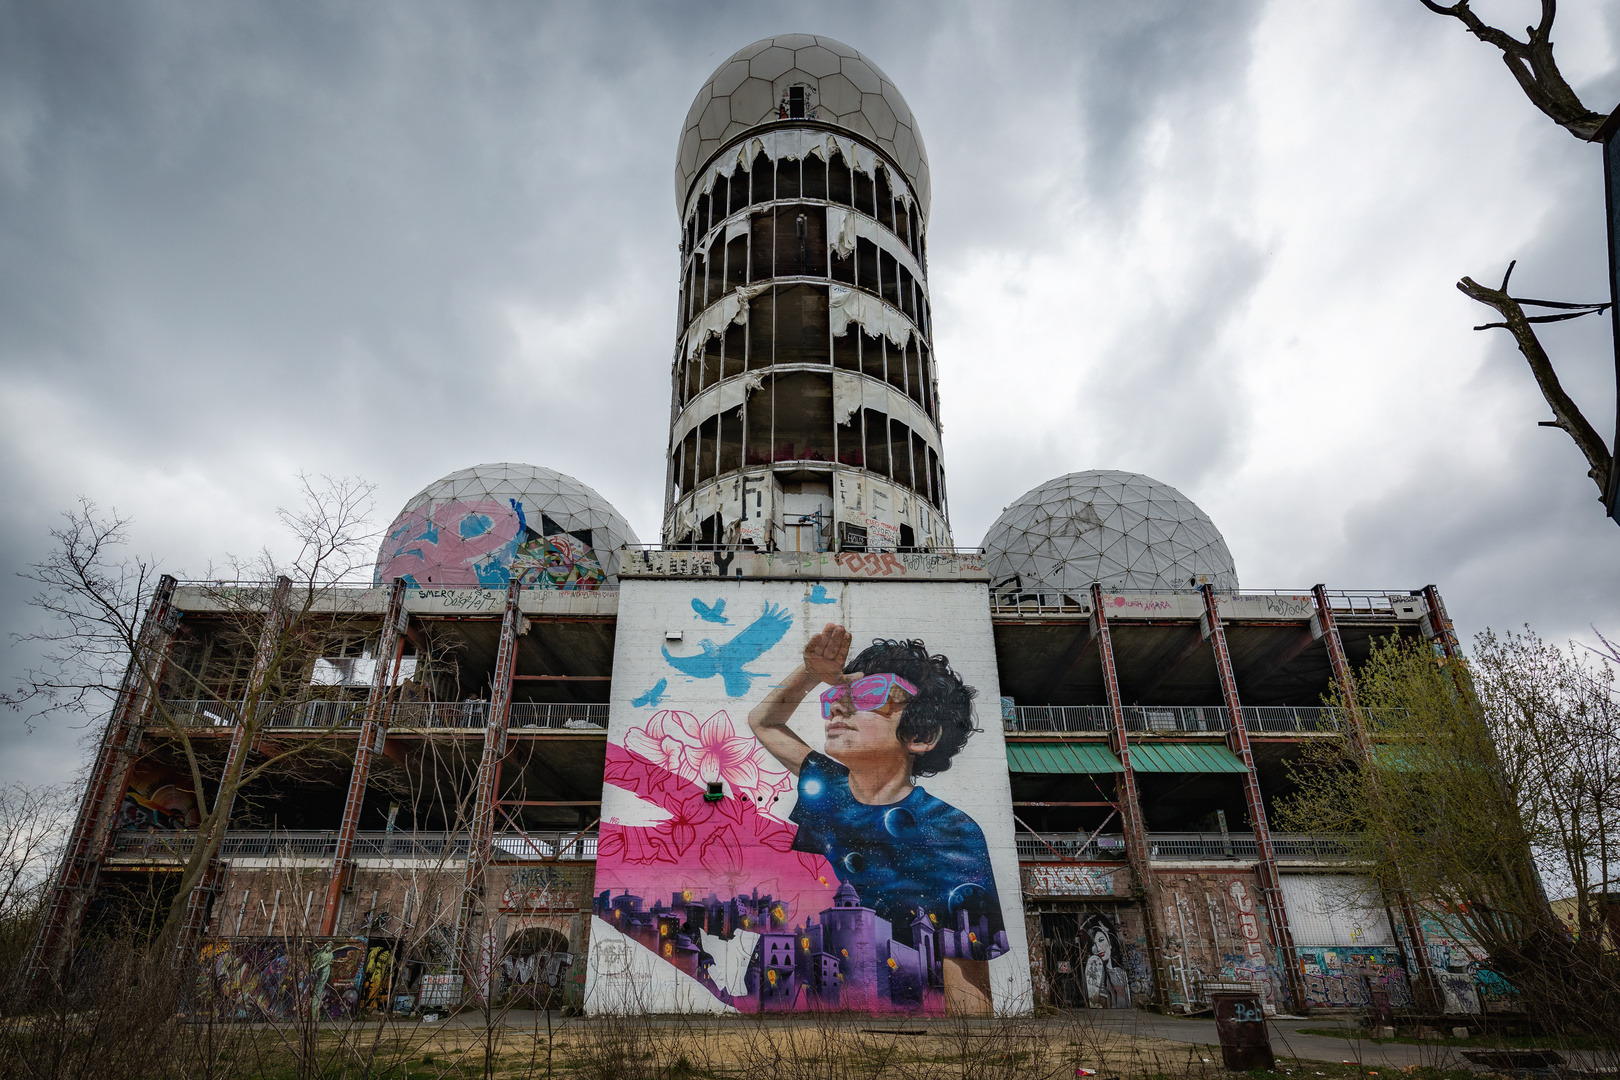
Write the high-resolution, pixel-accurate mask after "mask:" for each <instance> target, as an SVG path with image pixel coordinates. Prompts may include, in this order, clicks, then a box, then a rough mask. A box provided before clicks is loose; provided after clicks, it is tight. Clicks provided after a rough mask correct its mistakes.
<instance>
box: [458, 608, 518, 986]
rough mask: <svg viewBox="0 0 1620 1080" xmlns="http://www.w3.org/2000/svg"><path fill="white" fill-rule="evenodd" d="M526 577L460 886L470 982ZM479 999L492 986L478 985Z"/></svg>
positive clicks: (510, 612)
mask: <svg viewBox="0 0 1620 1080" xmlns="http://www.w3.org/2000/svg"><path fill="white" fill-rule="evenodd" d="M522 587H523V586H522V582H521V581H520V580H518V579H517V578H514V579H513V580H512V583H511V585H509V586H508V587H507V590H506V611H505V613H504V614H503V615H502V616H501V646H500V651H499V652H497V653H496V654H495V671H494V672H493V673H492V674H491V675H490V683H491V686H490V695H489V698H490V700H489V723H488V725H487V726H486V727H485V728H484V753H483V756H482V757H481V758H480V759H479V762H478V792H477V799H476V801H475V802H474V804H473V819H472V828H471V829H470V830H469V831H470V833H471V836H470V837H469V840H468V844H467V874H466V877H465V879H464V880H463V883H462V889H461V910H460V913H459V914H458V916H457V919H456V942H455V951H454V962H455V963H456V964H457V966H458V967H459V969H460V971H461V973H462V980H463V984H464V985H465V984H466V982H467V981H468V979H469V978H470V977H471V974H472V972H473V971H474V970H475V969H476V967H477V964H476V958H477V951H478V944H479V943H478V942H476V941H475V940H474V939H475V938H476V937H477V936H478V935H477V934H476V933H474V931H475V929H476V928H475V927H474V926H473V920H474V918H475V917H476V916H477V914H478V913H479V908H480V907H481V898H482V895H483V891H484V868H485V866H487V865H488V863H489V858H490V849H491V846H492V845H493V843H494V838H495V798H496V789H497V786H498V784H499V778H500V763H501V758H502V757H504V756H505V755H506V723H507V716H508V714H509V713H510V712H511V710H512V672H513V670H514V668H515V667H516V666H517V639H518V635H519V633H521V625H522V622H523V613H522V612H521V611H520V610H519V608H518V597H519V595H520V593H521V591H522ZM477 992H478V994H479V996H480V998H482V996H483V995H484V994H485V993H486V992H487V987H479V988H478V991H477Z"/></svg>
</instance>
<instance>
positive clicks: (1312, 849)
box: [1148, 833, 1350, 862]
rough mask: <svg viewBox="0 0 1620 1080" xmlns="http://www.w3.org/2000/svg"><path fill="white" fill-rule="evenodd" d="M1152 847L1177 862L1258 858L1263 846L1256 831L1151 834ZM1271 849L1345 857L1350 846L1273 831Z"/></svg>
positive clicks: (1292, 855) (1285, 855)
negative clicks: (1254, 832)
mask: <svg viewBox="0 0 1620 1080" xmlns="http://www.w3.org/2000/svg"><path fill="white" fill-rule="evenodd" d="M1148 846H1149V848H1150V849H1151V852H1152V857H1153V858H1155V859H1159V860H1163V861H1169V862H1174V861H1177V860H1191V859H1221V858H1226V857H1228V856H1230V857H1231V858H1234V859H1257V858H1259V857H1260V850H1259V845H1258V843H1257V842H1256V841H1255V838H1254V834H1253V833H1231V834H1230V835H1228V836H1222V835H1221V834H1220V833H1150V834H1148ZM1271 849H1272V851H1273V852H1274V853H1275V854H1276V856H1277V858H1278V859H1295V860H1317V859H1344V858H1346V857H1348V856H1349V854H1350V846H1349V845H1348V844H1346V843H1345V842H1344V841H1342V840H1337V839H1334V838H1332V837H1321V836H1303V835H1297V834H1292V833H1272V834H1271Z"/></svg>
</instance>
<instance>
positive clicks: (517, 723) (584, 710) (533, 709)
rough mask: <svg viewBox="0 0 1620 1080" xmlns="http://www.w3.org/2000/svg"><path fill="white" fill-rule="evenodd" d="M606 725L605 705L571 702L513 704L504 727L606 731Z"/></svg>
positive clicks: (518, 702)
mask: <svg viewBox="0 0 1620 1080" xmlns="http://www.w3.org/2000/svg"><path fill="white" fill-rule="evenodd" d="M607 724H608V707H607V705H606V704H600V705H588V704H579V703H574V702H561V703H558V702H545V701H514V702H512V712H511V714H510V715H508V716H507V718H506V726H507V727H509V728H567V729H572V730H582V731H606V730H607Z"/></svg>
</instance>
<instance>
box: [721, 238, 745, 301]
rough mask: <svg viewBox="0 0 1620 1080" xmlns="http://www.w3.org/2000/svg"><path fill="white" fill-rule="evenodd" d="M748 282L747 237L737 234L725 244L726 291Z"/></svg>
mask: <svg viewBox="0 0 1620 1080" xmlns="http://www.w3.org/2000/svg"><path fill="white" fill-rule="evenodd" d="M746 284H748V237H747V236H746V235H743V236H739V237H737V239H735V240H733V241H731V242H730V243H728V244H727V245H726V292H730V291H731V290H732V289H735V288H737V287H738V286H739V285H746Z"/></svg>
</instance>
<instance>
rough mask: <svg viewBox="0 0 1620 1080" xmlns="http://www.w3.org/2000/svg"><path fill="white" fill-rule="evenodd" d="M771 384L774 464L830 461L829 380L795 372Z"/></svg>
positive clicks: (808, 373)
mask: <svg viewBox="0 0 1620 1080" xmlns="http://www.w3.org/2000/svg"><path fill="white" fill-rule="evenodd" d="M774 382H775V385H774V388H773V389H774V393H773V397H772V413H773V416H772V420H773V425H772V426H773V436H772V438H773V442H774V444H775V450H774V455H773V456H774V458H775V460H777V461H831V460H832V459H833V433H832V432H833V422H832V376H830V375H821V374H817V373H815V372H809V371H795V372H790V373H788V374H785V375H778V376H777V377H776V379H775V381H774Z"/></svg>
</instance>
